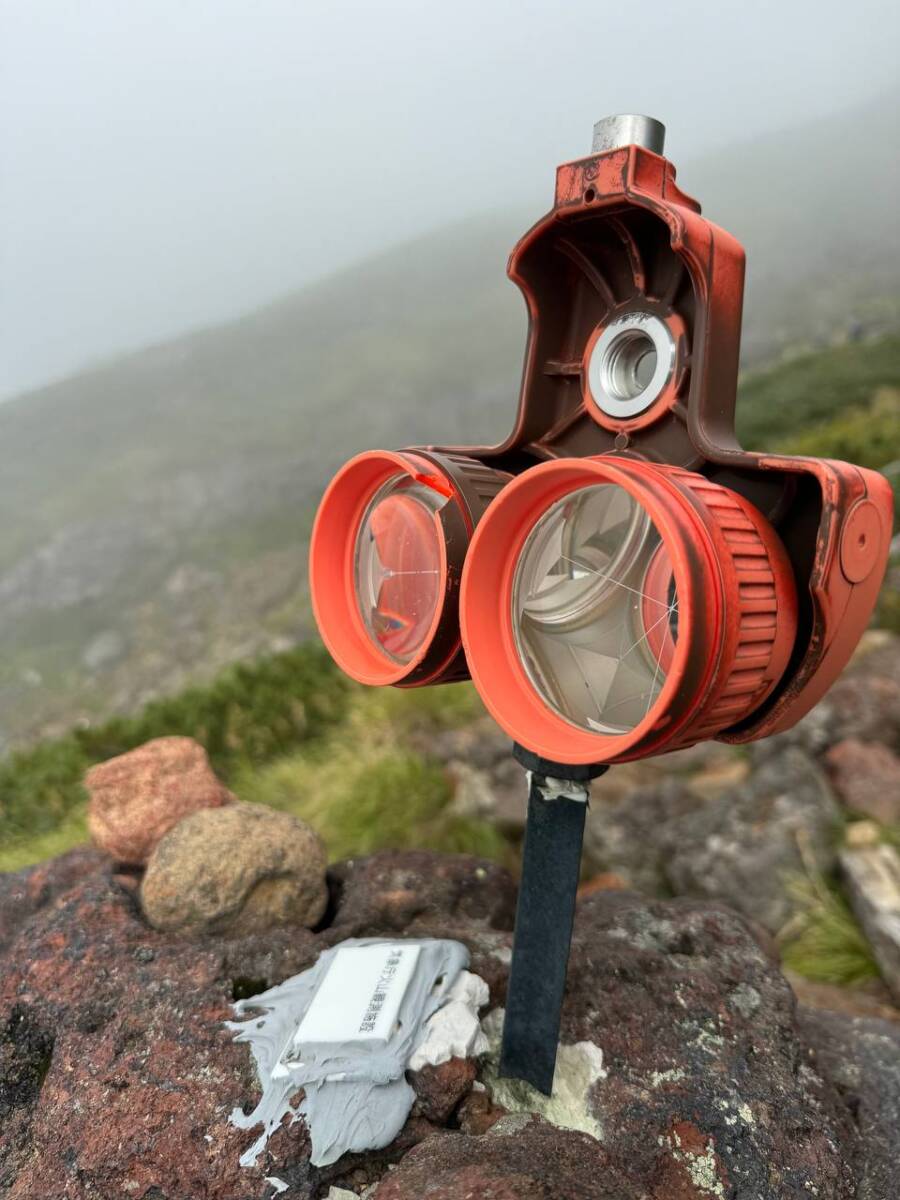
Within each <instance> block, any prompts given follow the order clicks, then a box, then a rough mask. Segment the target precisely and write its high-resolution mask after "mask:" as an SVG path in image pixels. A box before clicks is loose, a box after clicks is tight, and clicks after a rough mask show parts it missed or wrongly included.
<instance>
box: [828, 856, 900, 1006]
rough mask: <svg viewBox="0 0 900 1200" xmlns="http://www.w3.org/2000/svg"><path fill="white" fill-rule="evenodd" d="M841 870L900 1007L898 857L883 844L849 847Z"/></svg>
mask: <svg viewBox="0 0 900 1200" xmlns="http://www.w3.org/2000/svg"><path fill="white" fill-rule="evenodd" d="M841 869H842V871H843V873H844V879H845V882H846V885H847V893H848V895H849V897H850V903H851V904H852V906H853V911H854V912H855V914H856V918H857V920H858V921H859V923H860V925H861V926H862V927H863V930H864V931H865V934H866V937H867V938H868V939H869V942H870V943H871V946H872V951H873V953H874V955H875V958H876V960H877V962H878V966H879V967H880V968H881V973H882V975H883V976H884V980H885V983H886V984H887V985H888V987H889V988H890V989H891V993H892V994H893V996H894V999H895V1000H896V1001H897V1002H898V1003H900V854H898V853H897V851H896V850H895V849H894V847H893V846H888V845H885V844H883V843H882V844H877V845H874V846H858V847H853V848H850V847H848V848H847V849H845V850H843V851H841Z"/></svg>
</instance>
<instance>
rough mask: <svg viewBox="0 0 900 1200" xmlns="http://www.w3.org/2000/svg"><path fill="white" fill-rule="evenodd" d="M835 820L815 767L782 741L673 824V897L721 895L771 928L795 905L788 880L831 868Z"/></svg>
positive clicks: (832, 802)
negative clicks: (749, 771) (728, 788)
mask: <svg viewBox="0 0 900 1200" xmlns="http://www.w3.org/2000/svg"><path fill="white" fill-rule="evenodd" d="M839 820H840V809H839V807H838V804H837V801H836V799H835V797H834V794H833V792H832V790H831V788H830V786H829V784H828V780H827V779H826V777H825V775H824V773H823V772H822V770H821V769H820V767H819V766H818V765H817V764H816V763H815V762H814V761H813V760H812V759H811V758H809V756H808V755H807V754H805V753H804V752H803V751H802V750H800V749H799V748H798V747H787V748H786V749H784V750H782V752H781V753H779V754H777V755H773V756H770V757H768V758H766V759H764V760H763V761H762V762H761V763H760V764H759V765H758V767H757V768H756V770H755V771H754V773H753V775H752V776H751V777H750V779H748V781H747V782H746V783H745V784H743V785H742V786H741V787H739V788H736V789H735V790H734V791H733V792H732V793H730V794H727V795H725V796H723V797H721V798H720V799H718V800H715V801H713V802H712V803H710V804H707V805H704V806H703V807H701V808H698V809H696V810H695V811H694V812H693V813H690V814H688V815H686V816H684V817H682V818H680V819H678V820H676V821H673V822H671V824H670V826H669V830H668V833H669V843H668V844H669V849H670V857H669V858H668V860H667V863H666V868H665V871H666V877H667V879H668V881H669V884H670V886H671V888H672V890H673V891H674V892H675V894H676V895H688V896H706V897H709V898H711V899H712V898H715V899H721V900H724V901H725V902H726V903H728V904H730V905H732V906H733V907H734V908H736V909H737V910H738V912H742V913H745V914H746V915H747V916H748V917H752V918H753V919H754V920H756V921H759V923H760V924H761V925H763V926H764V927H765V928H766V929H768V930H769V931H770V932H773V933H775V932H777V931H778V930H780V929H781V928H782V926H783V925H784V924H785V922H786V921H787V920H788V918H789V917H790V915H791V913H792V911H793V904H792V901H791V895H790V883H791V880H792V878H795V877H796V876H797V875H798V874H801V873H804V872H805V871H808V870H809V869H810V868H813V869H815V870H817V871H820V872H822V873H823V874H827V873H828V872H829V871H831V870H832V869H833V868H834V865H835V846H834V844H835V840H836V831H837V828H838V823H839Z"/></svg>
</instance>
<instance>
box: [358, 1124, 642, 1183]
mask: <svg viewBox="0 0 900 1200" xmlns="http://www.w3.org/2000/svg"><path fill="white" fill-rule="evenodd" d="M641 1195H642V1193H641V1192H640V1191H639V1190H638V1189H637V1187H636V1186H635V1184H634V1183H632V1182H630V1181H629V1180H627V1179H624V1178H622V1177H621V1176H620V1175H619V1174H618V1172H617V1171H616V1170H615V1169H614V1168H613V1167H612V1166H611V1165H610V1162H609V1159H608V1157H607V1155H606V1154H605V1153H604V1151H603V1148H602V1147H601V1146H600V1145H599V1143H598V1142H596V1141H595V1140H594V1139H593V1138H592V1137H590V1136H588V1134H585V1133H575V1132H572V1131H570V1130H560V1129H555V1128H554V1127H553V1126H552V1125H548V1124H547V1123H546V1122H545V1121H542V1120H541V1118H540V1117H531V1116H510V1117H504V1118H502V1119H501V1120H500V1121H498V1122H497V1123H496V1124H495V1125H494V1126H493V1128H492V1129H490V1130H489V1131H488V1132H487V1133H486V1134H485V1135H483V1136H482V1137H479V1138H472V1137H460V1136H458V1135H454V1134H439V1135H437V1136H435V1137H431V1138H429V1139H428V1140H427V1141H425V1142H422V1143H421V1145H419V1146H417V1147H416V1148H415V1149H414V1150H412V1151H411V1152H410V1153H409V1154H408V1155H407V1156H406V1158H405V1159H404V1160H403V1162H402V1163H401V1164H400V1166H399V1167H398V1168H397V1170H395V1171H393V1172H392V1173H391V1175H390V1176H389V1178H388V1179H386V1180H385V1181H384V1182H383V1183H382V1184H380V1185H379V1186H378V1187H377V1188H376V1189H375V1192H374V1193H373V1200H426V1198H427V1200H474V1198H475V1197H477V1198H478V1200H557V1198H558V1200H562V1197H565V1198H566V1200H641Z"/></svg>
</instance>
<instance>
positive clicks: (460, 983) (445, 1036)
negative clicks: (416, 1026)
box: [409, 971, 490, 1071]
mask: <svg viewBox="0 0 900 1200" xmlns="http://www.w3.org/2000/svg"><path fill="white" fill-rule="evenodd" d="M489 994H490V993H489V992H488V985H487V984H486V983H485V982H484V980H483V979H481V978H480V977H479V976H478V975H472V974H470V973H469V972H468V971H460V973H459V975H458V976H457V977H456V981H455V982H454V984H453V986H452V987H451V989H450V993H449V995H448V997H447V1002H446V1003H445V1004H444V1005H443V1006H442V1007H441V1008H439V1009H438V1010H437V1012H436V1013H435V1014H434V1016H433V1017H431V1019H430V1020H429V1021H428V1023H427V1024H426V1026H425V1030H424V1036H423V1038H422V1040H421V1041H420V1042H419V1044H418V1046H417V1047H416V1049H415V1050H414V1051H413V1055H412V1058H411V1059H410V1060H409V1068H410V1070H412V1071H420V1070H421V1069H422V1067H424V1066H428V1065H431V1066H433V1067H438V1066H440V1064H441V1063H445V1062H448V1061H449V1060H450V1059H451V1058H477V1057H478V1056H479V1055H480V1054H484V1053H485V1052H486V1051H487V1049H488V1045H489V1043H488V1040H487V1038H486V1037H485V1035H484V1033H482V1030H481V1023H480V1022H479V1020H478V1010H479V1009H480V1008H483V1007H484V1006H485V1004H487V1002H488V997H489Z"/></svg>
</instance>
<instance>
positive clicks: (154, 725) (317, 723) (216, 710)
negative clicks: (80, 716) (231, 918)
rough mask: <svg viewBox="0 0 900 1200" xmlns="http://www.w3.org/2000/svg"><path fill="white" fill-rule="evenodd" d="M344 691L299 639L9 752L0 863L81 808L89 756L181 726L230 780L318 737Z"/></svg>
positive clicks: (337, 711)
mask: <svg viewBox="0 0 900 1200" xmlns="http://www.w3.org/2000/svg"><path fill="white" fill-rule="evenodd" d="M350 693H351V685H350V684H349V682H348V681H347V680H346V678H345V677H344V676H343V675H342V674H341V673H340V672H339V671H338V669H337V668H336V667H335V666H334V664H333V663H332V661H331V659H330V657H329V656H328V655H327V653H326V652H325V650H324V649H323V647H321V646H320V645H318V644H317V643H308V644H306V645H303V646H300V647H298V648H297V649H295V650H291V651H289V652H288V653H286V654H280V655H274V656H271V657H269V658H263V659H260V660H258V661H256V662H253V663H237V664H235V665H233V666H231V667H229V668H227V669H226V670H225V671H223V672H222V673H221V674H220V675H219V676H218V677H217V678H216V679H214V680H213V681H212V682H211V683H210V684H209V685H208V686H205V687H193V688H188V689H186V690H185V691H183V692H181V693H179V694H178V695H176V696H171V697H168V698H166V699H164V700H158V701H154V702H153V703H151V704H148V705H147V706H146V707H145V708H143V709H142V710H141V711H140V712H139V713H137V714H136V715H135V716H133V717H116V718H114V719H113V720H110V721H106V722H104V723H103V724H101V725H97V726H94V727H90V728H87V729H78V730H73V731H72V732H71V733H69V734H67V735H66V736H65V737H61V738H56V739H51V740H46V741H43V742H39V743H38V744H37V745H36V746H34V747H33V748H32V749H29V750H22V751H18V752H16V753H13V754H11V755H9V756H8V757H7V758H6V759H4V760H3V761H2V762H0V847H2V852H3V854H4V856H5V859H4V861H7V862H8V861H16V862H20V861H22V856H23V855H25V856H28V855H35V856H37V857H39V854H38V853H37V849H36V847H38V846H39V845H42V844H43V843H41V842H40V839H42V838H46V837H47V836H48V835H50V834H51V833H54V832H55V831H58V830H59V829H60V828H61V827H62V826H64V825H65V823H66V821H67V818H69V817H70V816H72V815H73V814H75V813H77V812H78V810H79V808H81V807H83V805H84V802H85V799H86V797H85V793H84V789H83V787H82V780H83V778H84V773H85V771H86V770H87V769H88V767H90V766H91V765H92V764H93V763H96V762H101V761H102V760H104V759H107V758H111V757H113V756H114V755H116V754H123V753H124V752H125V751H126V750H132V749H133V748H134V747H135V746H139V745H141V744H142V743H143V742H146V741H149V740H150V739H151V738H156V737H163V736H167V735H172V734H181V735H184V736H187V737H193V738H196V740H197V741H198V742H200V743H201V745H203V746H204V747H205V748H206V750H207V752H208V754H209V756H210V759H211V760H212V763H213V766H214V767H215V769H216V770H217V771H218V773H219V774H220V775H221V776H222V778H223V779H225V780H229V779H230V778H231V777H232V776H233V775H234V774H236V773H237V772H238V770H240V769H243V768H245V767H246V766H247V765H248V764H258V763H263V762H268V761H270V760H271V759H272V758H274V757H276V756H277V755H281V754H286V753H288V752H290V751H292V750H294V749H296V747H297V746H299V745H303V744H304V743H306V742H313V741H315V740H316V739H317V738H320V737H322V736H324V734H325V733H326V731H327V730H329V729H330V728H331V726H333V725H335V724H337V723H338V722H339V721H340V720H341V719H342V718H343V716H344V714H345V712H346V708H347V704H348V702H349V697H350ZM74 828H75V827H74V826H73V827H72V829H73V830H74ZM35 839H37V840H35ZM32 861H34V859H33V858H32Z"/></svg>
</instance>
